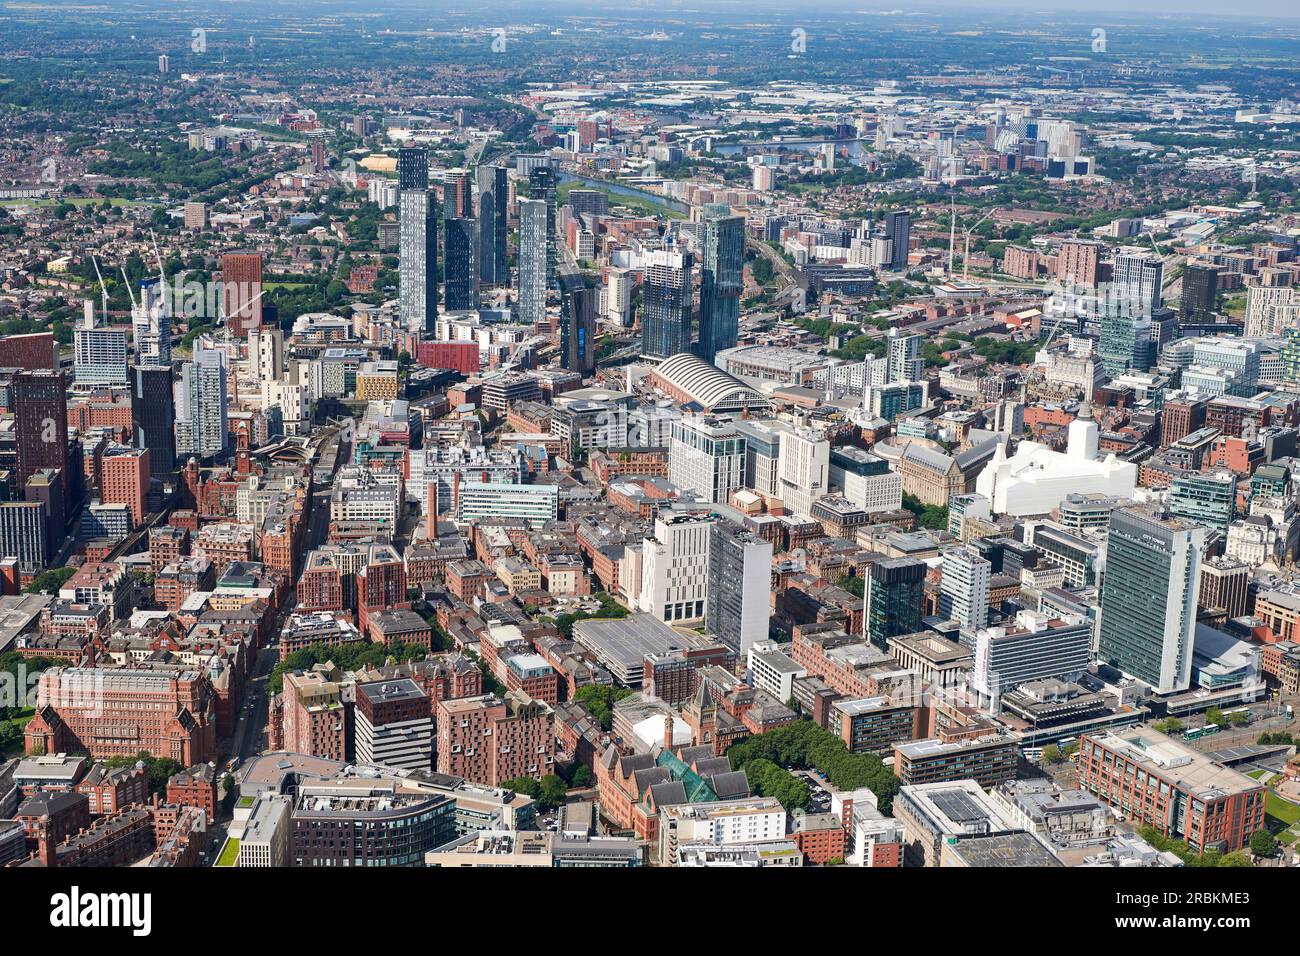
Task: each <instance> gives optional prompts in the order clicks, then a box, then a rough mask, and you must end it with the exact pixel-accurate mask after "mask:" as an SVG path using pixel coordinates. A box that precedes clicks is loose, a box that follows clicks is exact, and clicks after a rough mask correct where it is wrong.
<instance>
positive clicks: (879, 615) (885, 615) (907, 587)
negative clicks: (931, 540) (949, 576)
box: [865, 558, 926, 651]
mask: <svg viewBox="0 0 1300 956" xmlns="http://www.w3.org/2000/svg"><path fill="white" fill-rule="evenodd" d="M925 571H926V564H925V562H924V561H918V560H916V559H914V558H890V559H889V560H887V561H877V562H876V563H875V564H872V565H871V566H870V569H869V572H868V576H867V590H866V614H865V619H866V620H865V629H866V632H867V633H866V637H867V640H869V641H871V643H872V644H875V645H876V647H878V648H880V649H881V650H882V651H883V650H885V649H886V647H887V644H888V641H889V639H890V638H891V637H897V636H898V635H899V634H912V633H914V632H916V631H919V630H920V629H921V606H922V605H923V604H924V598H925Z"/></svg>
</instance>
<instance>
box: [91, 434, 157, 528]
mask: <svg viewBox="0 0 1300 956" xmlns="http://www.w3.org/2000/svg"><path fill="white" fill-rule="evenodd" d="M100 468H101V475H102V477H101V479H100V494H99V498H100V500H101V501H102V502H103V503H104V504H106V505H115V504H123V505H126V506H127V508H128V509H129V510H130V512H131V525H132V527H136V528H138V527H139V526H140V525H141V524H142V523H143V522H144V516H145V514H146V512H147V510H148V507H147V505H146V504H145V500H146V499H147V498H148V496H149V450H148V449H147V448H126V447H123V446H121V445H115V446H113V447H110V448H109V449H108V450H107V451H105V452H104V455H103V459H102V463H101V465H100Z"/></svg>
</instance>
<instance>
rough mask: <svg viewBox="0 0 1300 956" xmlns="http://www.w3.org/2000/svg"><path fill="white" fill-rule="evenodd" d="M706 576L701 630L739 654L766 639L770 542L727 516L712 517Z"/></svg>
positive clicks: (770, 579)
mask: <svg viewBox="0 0 1300 956" xmlns="http://www.w3.org/2000/svg"><path fill="white" fill-rule="evenodd" d="M708 581H709V587H708V595H707V597H706V598H705V605H706V606H705V612H704V626H705V631H706V633H707V634H708V636H709V637H712V638H713V639H714V640H717V641H720V642H721V643H723V644H725V645H727V646H728V647H730V648H731V649H732V650H733V651H735V652H736V654H737V655H738V656H740V657H742V658H743V657H744V656H745V655H746V654H747V653H748V651H749V647H750V645H751V644H754V643H755V642H757V641H765V640H767V631H768V621H769V619H770V616H771V595H772V544H771V542H769V541H764V540H763V539H762V538H760V537H758V535H756V534H753V533H752V532H749V531H745V530H743V529H741V528H739V527H737V526H736V525H734V524H732V523H731V522H729V521H718V522H716V523H715V524H714V525H713V527H712V528H711V529H710V531H709V579H708Z"/></svg>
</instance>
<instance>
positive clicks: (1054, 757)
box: [1043, 744, 1065, 764]
mask: <svg viewBox="0 0 1300 956" xmlns="http://www.w3.org/2000/svg"><path fill="white" fill-rule="evenodd" d="M1064 759H1065V757H1064V756H1062V755H1061V748H1060V747H1058V746H1056V744H1048V745H1047V746H1046V747H1044V748H1043V763H1053V764H1055V763H1060V762H1061V761H1062V760H1064Z"/></svg>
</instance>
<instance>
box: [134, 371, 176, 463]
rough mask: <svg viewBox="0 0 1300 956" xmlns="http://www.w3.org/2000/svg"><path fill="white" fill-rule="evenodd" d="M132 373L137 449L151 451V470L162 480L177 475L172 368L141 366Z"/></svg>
mask: <svg viewBox="0 0 1300 956" xmlns="http://www.w3.org/2000/svg"><path fill="white" fill-rule="evenodd" d="M131 372H132V379H133V380H132V383H131V384H132V387H131V417H132V419H133V420H134V426H135V444H136V447H137V448H147V449H149V466H150V470H151V471H152V473H153V474H155V475H157V476H158V477H159V478H163V479H165V478H167V477H168V476H169V475H171V474H173V473H174V472H175V471H176V434H175V431H174V428H175V424H176V409H175V405H174V402H175V396H174V395H173V394H172V388H173V386H172V367H171V366H170V365H137V366H136V367H135V368H134V369H132V370H131Z"/></svg>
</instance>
